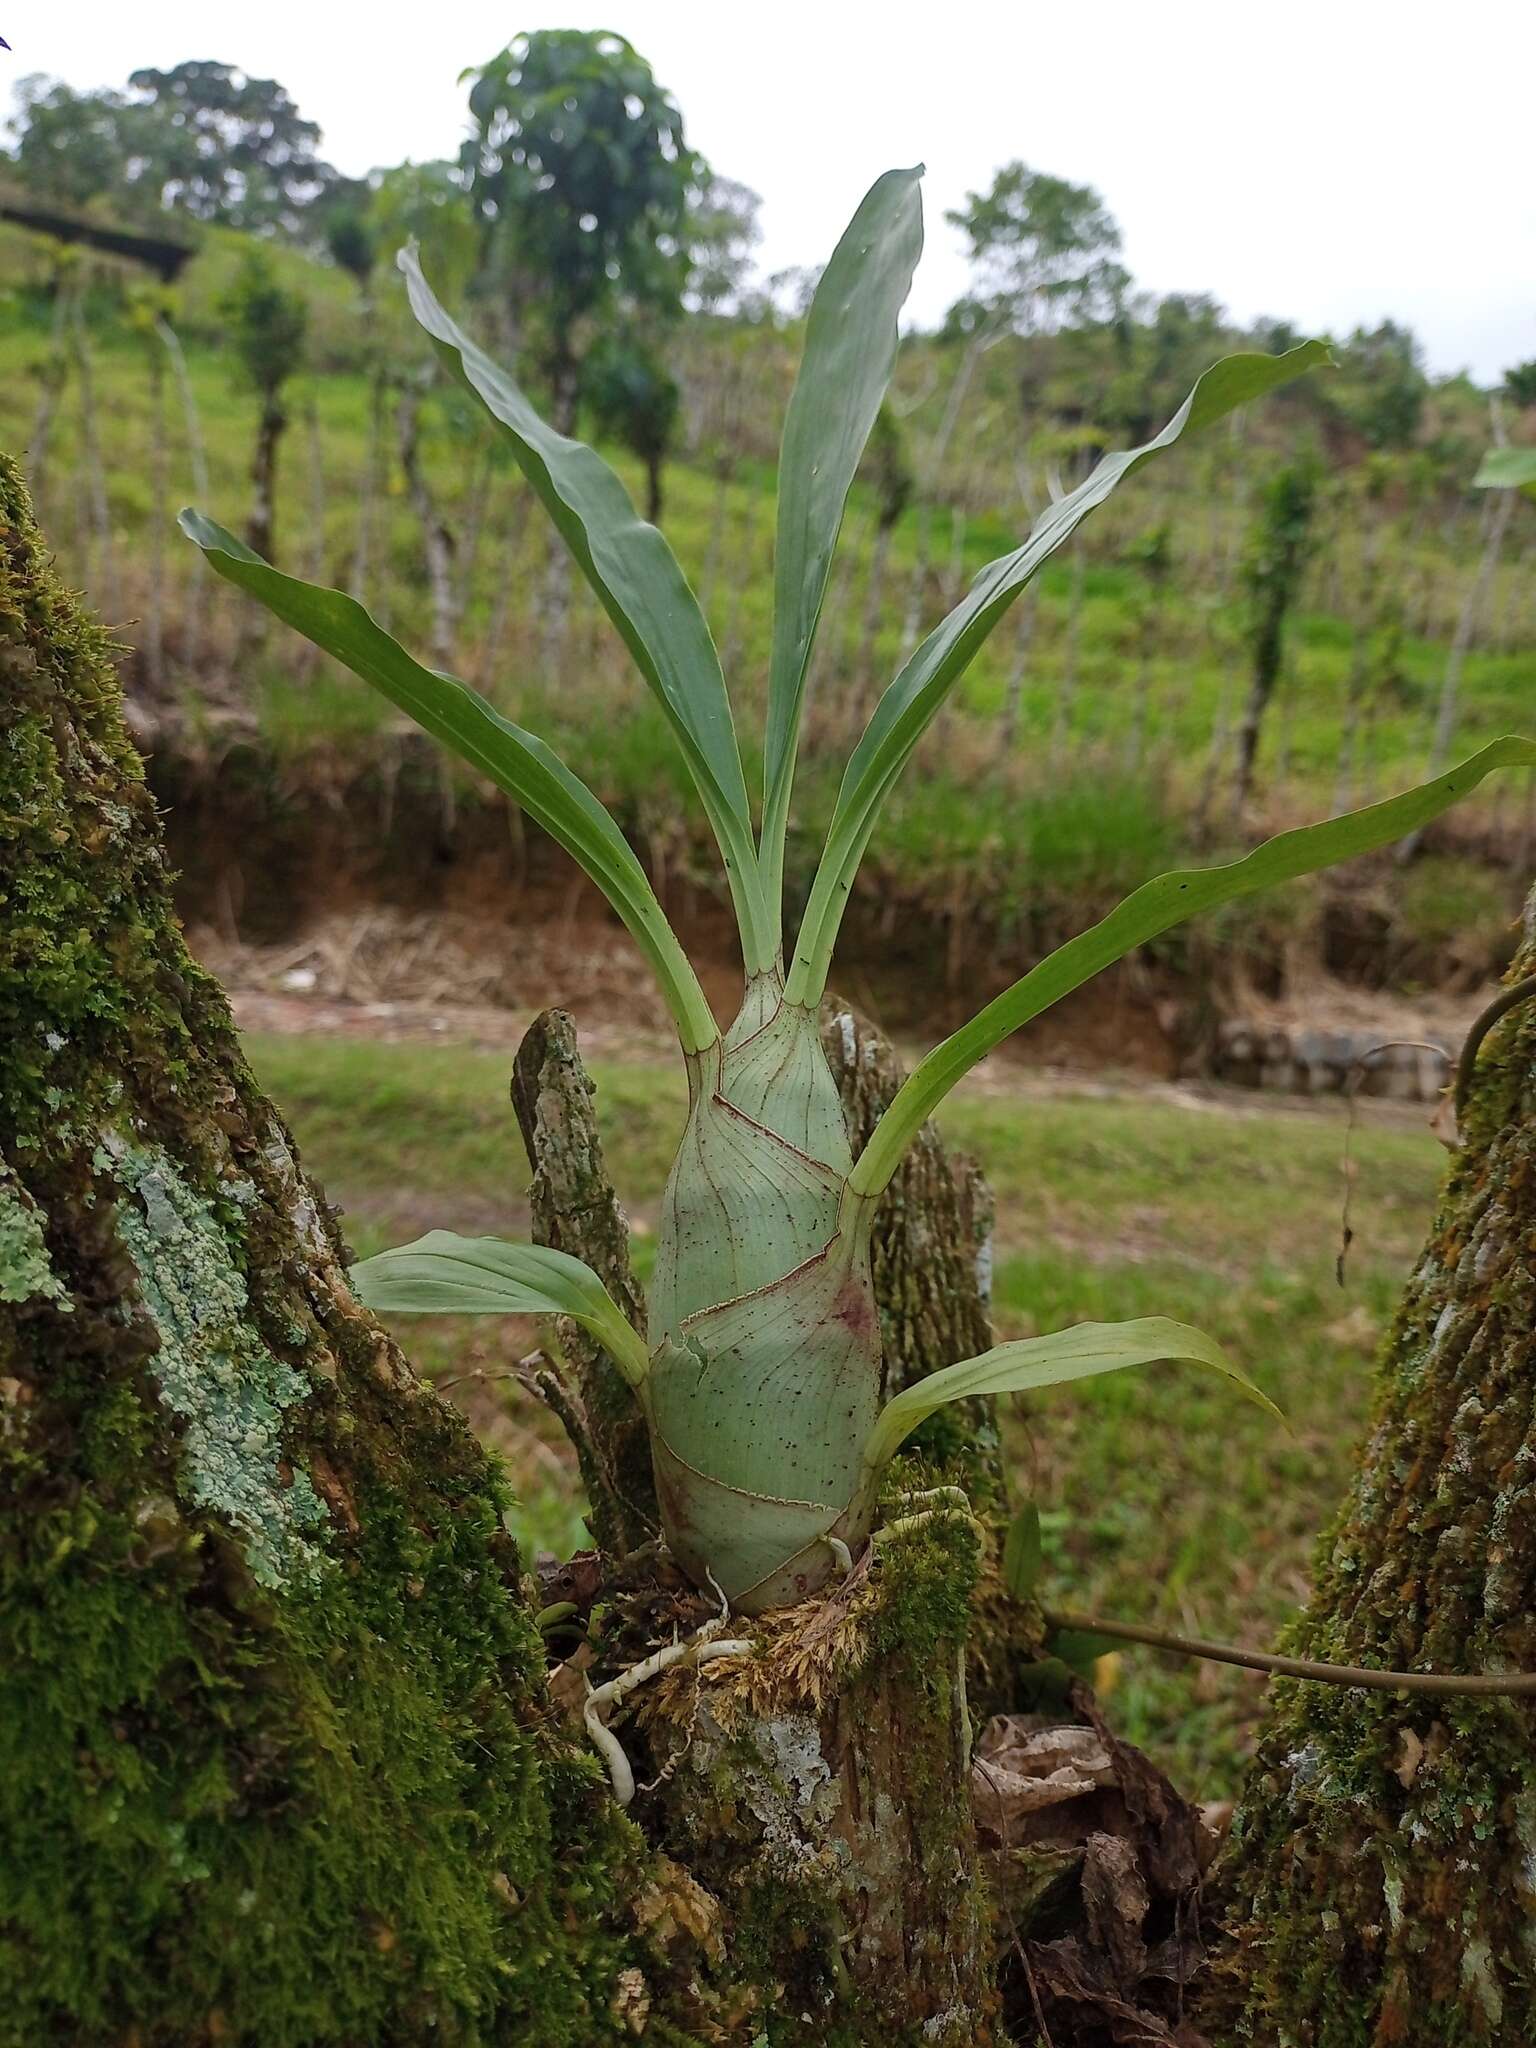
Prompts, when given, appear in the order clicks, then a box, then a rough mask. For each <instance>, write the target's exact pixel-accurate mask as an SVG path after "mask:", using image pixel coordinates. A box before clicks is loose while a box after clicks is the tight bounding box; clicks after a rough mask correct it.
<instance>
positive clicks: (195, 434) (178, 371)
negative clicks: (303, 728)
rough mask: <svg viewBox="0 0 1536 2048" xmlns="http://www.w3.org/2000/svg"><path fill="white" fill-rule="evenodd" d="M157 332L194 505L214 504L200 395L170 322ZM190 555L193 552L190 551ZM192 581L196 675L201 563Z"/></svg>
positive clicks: (189, 650) (185, 657) (186, 617)
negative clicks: (177, 408) (176, 404)
mask: <svg viewBox="0 0 1536 2048" xmlns="http://www.w3.org/2000/svg"><path fill="white" fill-rule="evenodd" d="M155 332H156V334H158V335H159V337H160V341H161V345H162V346H163V347H164V349H165V352H166V354H167V355H168V356H169V357H170V360H171V375H172V377H173V378H174V379H175V382H176V393H177V396H178V397H179V398H180V400H181V417H182V426H183V430H184V432H185V435H186V443H187V465H188V468H189V469H190V471H191V476H192V502H193V504H194V505H201V506H206V505H208V504H210V503H211V502H212V497H213V492H212V488H211V486H210V484H209V481H208V451H207V449H206V448H205V446H204V444H203V429H202V422H201V420H200V419H199V417H198V411H197V394H196V393H195V392H194V391H193V389H192V379H191V377H190V376H189V375H188V372H187V358H186V355H185V353H184V351H183V349H182V346H181V339H180V337H179V335H178V334H177V332H176V330H175V328H174V327H172V325H171V323H170V321H169V320H164V319H161V320H157V321H156V322H155ZM187 552H188V553H190V550H188V551H187ZM188 574H189V577H190V581H189V582H188V585H187V591H186V597H185V599H184V601H183V607H182V628H181V662H182V667H183V668H185V669H187V670H189V671H191V672H193V673H196V670H197V665H198V662H199V660H200V658H201V656H202V620H203V591H204V587H205V586H206V584H207V581H208V579H207V577H206V575H205V574H204V573H203V565H202V563H201V562H198V563H195V564H194V563H190V562H189V563H188Z"/></svg>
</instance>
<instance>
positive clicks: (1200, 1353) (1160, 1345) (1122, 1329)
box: [864, 1316, 1280, 1476]
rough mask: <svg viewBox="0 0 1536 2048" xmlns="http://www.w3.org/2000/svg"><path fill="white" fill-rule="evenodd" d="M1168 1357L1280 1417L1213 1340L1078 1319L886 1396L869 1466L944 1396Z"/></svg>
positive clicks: (1015, 1390)
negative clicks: (1213, 1376)
mask: <svg viewBox="0 0 1536 2048" xmlns="http://www.w3.org/2000/svg"><path fill="white" fill-rule="evenodd" d="M1163 1358H1180V1359H1189V1360H1192V1361H1193V1362H1194V1363H1195V1364H1197V1365H1208V1366H1210V1368H1211V1369H1212V1371H1213V1372H1219V1373H1222V1374H1224V1375H1225V1376H1226V1378H1228V1379H1229V1380H1234V1381H1235V1382H1236V1383H1237V1385H1238V1386H1240V1387H1241V1388H1242V1389H1243V1390H1244V1392H1245V1393H1248V1394H1251V1395H1252V1397H1253V1399H1254V1400H1255V1401H1257V1402H1258V1403H1259V1405H1260V1407H1263V1408H1267V1409H1269V1411H1270V1413H1271V1414H1272V1415H1278V1414H1279V1412H1280V1411H1279V1409H1277V1408H1276V1407H1275V1404H1274V1402H1273V1401H1271V1400H1270V1398H1269V1396H1268V1395H1267V1394H1261V1393H1260V1391H1259V1389H1258V1388H1257V1387H1256V1386H1255V1385H1254V1384H1253V1381H1252V1380H1251V1379H1249V1377H1248V1375H1247V1374H1246V1373H1245V1372H1243V1371H1242V1370H1241V1368H1240V1367H1238V1366H1235V1365H1234V1364H1233V1363H1232V1361H1231V1359H1230V1358H1228V1357H1227V1355H1226V1354H1225V1352H1224V1351H1223V1350H1222V1349H1221V1347H1220V1345H1219V1344H1217V1343H1216V1342H1215V1340H1214V1339H1213V1338H1210V1337H1207V1336H1205V1335H1203V1334H1202V1332H1200V1331H1199V1330H1192V1329H1190V1328H1189V1326H1188V1325H1187V1324H1185V1323H1173V1322H1169V1321H1168V1319H1167V1318H1166V1317H1165V1316H1143V1317H1141V1318H1139V1319H1138V1320H1137V1321H1136V1322H1131V1323H1078V1324H1076V1325H1074V1327H1073V1328H1072V1329H1070V1330H1058V1331H1056V1332H1055V1334H1054V1335H1053V1336H1050V1337H1025V1338H1022V1339H1021V1340H1020V1341H1019V1342H1018V1343H1015V1344H999V1345H998V1346H997V1347H996V1348H995V1349H994V1350H992V1351H985V1352H983V1353H982V1355H981V1357H980V1358H967V1359H963V1360H962V1361H961V1363H960V1364H959V1365H947V1366H945V1367H944V1369H943V1371H942V1372H931V1373H929V1375H928V1377H927V1379H925V1380H919V1381H918V1382H917V1384H916V1386H912V1387H907V1388H906V1389H905V1390H904V1391H903V1392H902V1393H899V1394H897V1395H896V1396H895V1398H894V1399H892V1400H890V1401H887V1402H886V1404H885V1406H884V1407H883V1408H882V1409H881V1411H880V1416H879V1420H878V1421H877V1422H876V1424H875V1426H874V1429H873V1430H872V1431H871V1432H870V1438H869V1442H868V1444H867V1446H866V1447H865V1451H864V1469H865V1472H866V1473H867V1474H869V1475H871V1476H873V1475H877V1474H878V1473H879V1472H880V1470H881V1469H882V1467H883V1466H885V1465H886V1464H888V1463H889V1461H890V1459H891V1458H892V1457H894V1455H895V1454H896V1452H897V1451H898V1450H899V1449H900V1448H901V1445H902V1444H903V1442H904V1441H905V1440H906V1438H907V1437H909V1436H910V1435H911V1434H912V1432H913V1430H914V1429H916V1428H917V1426H918V1424H919V1423H920V1422H925V1421H926V1420H927V1419H928V1417H929V1416H930V1415H932V1413H933V1412H934V1410H935V1409H936V1408H942V1407H943V1406H944V1404H945V1402H946V1401H965V1400H969V1399H970V1398H971V1397H972V1396H973V1395H977V1394H1022V1393H1026V1392H1028V1390H1029V1389H1030V1388H1032V1387H1054V1386H1056V1385H1058V1384H1059V1383H1060V1382H1061V1381H1063V1380H1085V1379H1091V1378H1092V1377H1093V1376H1094V1375H1095V1374H1098V1373H1102V1372H1120V1371H1122V1370H1123V1369H1124V1368H1125V1367H1126V1366H1128V1365H1152V1364H1155V1363H1156V1361H1157V1360H1159V1359H1163Z"/></svg>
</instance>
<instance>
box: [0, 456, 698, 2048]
mask: <svg viewBox="0 0 1536 2048" xmlns="http://www.w3.org/2000/svg"><path fill="white" fill-rule="evenodd" d="M0 727H3V744H0V763H4V764H5V765H4V766H3V767H0V874H3V875H4V877H5V886H4V894H3V895H0V1137H3V1145H4V1152H3V1156H0V1580H3V1589H4V1590H3V1594H0V1840H3V1841H4V1843H5V1854H4V1856H3V1858H0V2041H3V2042H4V2043H5V2044H6V2048H23V2044H28V2048H30V2044H35V2043H40V2042H43V2041H58V2042H63V2041H68V2042H70V2043H71V2044H78V2048H108V2044H111V2048H120V2044H123V2043H126V2042H130V2041H132V2042H140V2043H143V2044H144V2048H173V2044H174V2048H181V2044H187V2048H205V2044H212V2043H214V2042H220V2043H225V2044H242V2048H257V2044H260V2048H318V2044H331V2043H334V2044H337V2048H355V2044H357V2043H360V2042H377V2043H380V2044H383V2043H386V2042H401V2043H403V2042H407V2041H420V2040H423V2039H427V2038H431V2039H433V2040H440V2041H444V2042H447V2041H452V2042H456V2043H460V2044H463V2048H469V2044H472V2043H484V2044H489V2043H491V2042H511V2041H534V2040H537V2041H538V2042H539V2043H540V2044H541V2048H542V2044H544V2043H559V2044H563V2048H590V2044H592V2043H594V2042H604V2041H618V2040H622V2039H625V2038H631V2036H630V2034H629V2032H628V2030H627V2028H626V2026H625V2025H624V2023H623V2019H622V2013H621V2012H620V2010H619V2005H618V2001H620V2000H621V1998H622V1995H623V1993H624V1984H625V1979H624V1976H623V1973H624V1972H625V1971H626V1970H632V1971H634V1972H636V1973H637V1974H638V1973H639V1972H640V1971H641V1970H642V1969H643V1970H644V1971H645V1972H646V1973H647V1981H650V1982H652V1983H654V1984H657V1985H659V1984H660V1981H661V1980H660V1976H659V1975H658V1974H657V1965H656V1964H655V1962H654V1960H653V1955H652V1949H651V1947H650V1946H649V1945H648V1944H647V1942H646V1941H645V1940H644V1939H642V1938H641V1937H640V1935H639V1934H638V1932H637V1930H636V1926H635V1923H634V1921H633V1919H632V1917H631V1916H630V1902H631V1900H632V1899H633V1897H634V1894H635V1892H636V1889H637V1887H638V1886H640V1885H641V1884H643V1883H644V1882H645V1881H646V1880H647V1877H648V1874H649V1866H647V1865H646V1863H645V1862H644V1861H643V1859H640V1858H638V1857H637V1849H636V1843H635V1838H634V1836H633V1831H632V1830H629V1829H627V1828H625V1827H624V1826H623V1825H622V1824H621V1823H620V1822H619V1821H618V1820H617V1818H616V1816H615V1815H614V1812H613V1809H612V1807H611V1805H610V1803H609V1801H608V1799H607V1797H606V1792H605V1791H604V1789H603V1788H602V1786H601V1782H600V1780H599V1778H598V1776H597V1774H596V1773H595V1772H594V1770H593V1768H592V1765H591V1762H590V1760H589V1758H588V1757H587V1756H586V1754H585V1751H584V1745H581V1744H578V1743H575V1742H573V1741H572V1739H571V1738H569V1737H568V1736H567V1735H566V1734H565V1733H563V1732H562V1731H561V1730H560V1729H559V1728H558V1726H557V1725H556V1724H555V1723H553V1722H552V1721H551V1719H550V1716H549V1712H548V1707H547V1703H546V1701H545V1696H544V1688H543V1671H544V1656H543V1648H542V1643H541V1640H540V1636H539V1633H538V1631H537V1630H536V1629H535V1627H534V1625H533V1622H532V1619H531V1616H530V1613H529V1610H528V1609H527V1607H526V1606H525V1605H524V1603H523V1600H522V1598H521V1596H520V1592H519V1584H518V1561H517V1555H516V1551H515V1548H514V1546H513V1544H512V1543H511V1541H510V1540H509V1538H508V1537H507V1536H506V1535H505V1533H504V1530H503V1523H502V1515H503V1511H504V1509H505V1507H506V1505H507V1495H506V1491H505V1488H504V1484H503V1482H502V1480H501V1478H500V1476H499V1474H498V1472H497V1471H496V1469H495V1467H494V1466H493V1464H492V1462H491V1461H490V1459H489V1458H488V1457H487V1455H486V1453H485V1452H484V1451H483V1450H482V1449H481V1448H480V1447H479V1446H478V1445H477V1444H476V1443H475V1441H474V1440H473V1438H472V1437H471V1436H470V1435H469V1432H468V1430H467V1429H466V1428H465V1426H464V1425H463V1423H462V1421H461V1420H460V1418H459V1417H458V1416H457V1415H456V1414H454V1413H453V1411H452V1410H450V1409H449V1408H447V1407H446V1406H445V1405H444V1404H443V1403H442V1402H440V1401H439V1400H438V1399H437V1398H436V1396H435V1395H433V1394H432V1393H431V1392H430V1390H428V1389H427V1388H425V1387H423V1386H422V1385H421V1384H420V1383H419V1382H418V1381H417V1380H416V1379H415V1377H414V1376H413V1375H412V1373H411V1371H410V1368H409V1367H408V1365H407V1364H406V1362H405V1360H404V1359H403V1358H402V1357H401V1355H400V1353H399V1351H398V1350H397V1349H396V1348H395V1346H394V1345H393V1343H392V1342H391V1341H390V1340H389V1338H388V1337H387V1336H386V1335H385V1333H384V1332H383V1331H382V1330H381V1329H380V1327H379V1326H378V1324H377V1323H375V1322H374V1320H373V1319H372V1317H371V1316H369V1315H367V1314H366V1313H365V1312H364V1311H363V1310H361V1309H360V1308H359V1307H358V1306H357V1305H356V1303H355V1302H354V1301H353V1300H352V1297H351V1295H350V1294H349V1292H348V1290H347V1284H346V1275H345V1259H346V1254H345V1252H344V1249H343V1247H342V1245H341V1242H340V1239H339V1237H338V1235H337V1231H336V1226H335V1222H334V1219H333V1217H332V1215H331V1213H330V1211H329V1210H328V1209H327V1207H326V1204H325V1200H324V1197H323V1196H322V1194H321V1193H320V1191H319V1189H318V1188H317V1187H316V1186H315V1185H314V1184H313V1182H312V1181H310V1180H309V1179H308V1178H307V1176H306V1175H305V1173H304V1171H303V1169H302V1167H301V1165H300V1163H299V1160H298V1157H297V1154H296V1152H295V1149H294V1146H293V1142H292V1139H291V1137H290V1136H289V1134H288V1132H287V1130H286V1129H285V1128H284V1126H283V1123H282V1121H281V1119H280V1118H279V1116H278V1115H277V1114H276V1112H275V1111H274V1110H273V1108H272V1106H271V1104H270V1103H269V1102H267V1101H266V1099H265V1098H264V1097H263V1095H262V1094H261V1091H260V1089H259V1088H258V1087H257V1086H256V1084H255V1082H254V1080H253V1079H252V1077H251V1074H250V1070H249V1069H248V1068H247V1066H246V1065H245V1062H244V1060H243V1058H242V1057H241V1053H240V1049H239V1046H238V1043H237V1041H236V1038H235V1034H234V1030H233V1026H232V1024H231V1022H230V1017H229V1012H228V1009H227V1006H226V1004H225V1002H224V999H223V996H222V994H221V992H220V991H219V989H218V987H217V986H216V984H215V983H213V982H212V981H211V980H210V979H209V978H208V977H207V976H206V975H205V974H203V973H202V972H201V971H200V970H199V969H198V968H197V967H196V966H195V965H194V963H193V962H192V960H191V959H190V958H189V956H188V954H187V952H186V949H185V947H184V945H183V943H182V940H181V936H180V931H179V927H178V925H177V922H176V919H175V916H174V913H173V910H172V906H171V896H170V887H169V874H168V870H167V866H166V862H165V855H164V849H163V846H162V842H161V837H160V828H159V823H158V819H157V815H156V811H155V806H154V804H153V802H152V800H151V798H150V795H149V792H148V790H147V788H146V787H145V784H144V779H143V773H142V769H141V766H140V763H139V761H138V759H137V757H136V755H135V754H134V752H133V750H132V748H131V747H130V745H129V744H128V741H127V739H126V737H125V734H124V731H123V727H122V723H121V712H120V699H119V696H118V692H117V688H116V682H115V678H114V675H113V670H112V665H111V653H110V644H109V642H108V639H107V636H106V635H105V634H104V633H103V632H102V631H101V630H100V629H99V628H97V627H95V626H93V625H91V624H89V623H88V622H87V621H86V620H85V618H84V617H83V616H82V615H81V613H80V612H79V610H78V609H77V607H76V606H75V604H74V602H73V600H72V599H71V598H70V597H69V596H68V595H67V593H66V592H65V591H64V590H63V589H62V588H61V586H60V585H59V584H58V583H57V582H56V581H55V580H54V579H53V577H52V575H51V572H50V570H49V568H48V566H47V561H46V557H45V553H44V550H43V546H42V542H41V540H40V538H39V536H38V534H37V532H36V529H35V528H34V526H33V525H32V523H31V519H30V514H29V512H28V509H27V507H26V503H25V498H24V494H23V491H22V488H21V485H20V480H19V477H18V475H17V472H16V470H15V468H14V466H13V465H12V464H11V463H10V462H9V461H8V460H7V459H5V458H0ZM657 1995H658V1998H659V1997H660V1993H659V1990H658V1994H657ZM658 2038H666V2037H665V2036H658Z"/></svg>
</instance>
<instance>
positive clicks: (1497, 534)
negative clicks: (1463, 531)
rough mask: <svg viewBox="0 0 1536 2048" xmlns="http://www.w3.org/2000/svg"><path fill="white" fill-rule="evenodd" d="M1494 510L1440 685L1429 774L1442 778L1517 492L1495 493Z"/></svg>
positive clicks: (1463, 601)
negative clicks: (1464, 676)
mask: <svg viewBox="0 0 1536 2048" xmlns="http://www.w3.org/2000/svg"><path fill="white" fill-rule="evenodd" d="M1491 495H1492V497H1493V499H1494V501H1495V502H1494V506H1493V509H1492V511H1491V512H1490V514H1489V516H1488V528H1487V534H1486V537H1485V539H1484V541H1483V549H1482V553H1481V554H1480V555H1479V557H1478V562H1477V568H1476V570H1475V571H1474V572H1473V576H1472V581H1471V582H1470V583H1469V584H1468V585H1467V594H1466V596H1465V598H1464V599H1463V600H1462V606H1461V611H1460V614H1459V615H1458V617H1457V620H1456V632H1455V636H1454V637H1453V639H1452V641H1451V651H1450V653H1449V654H1448V655H1447V656H1446V661H1445V675H1444V676H1443V678H1442V679H1441V683H1440V702H1439V705H1438V707H1437V708H1436V711H1435V736H1434V739H1433V741H1432V743H1431V745H1430V750H1429V772H1430V774H1431V775H1438V774H1439V773H1440V772H1441V770H1442V769H1443V768H1444V767H1445V764H1446V762H1447V761H1448V760H1449V759H1450V756H1451V745H1452V742H1453V741H1454V740H1455V737H1456V721H1457V718H1458V717H1459V715H1460V711H1461V672H1462V670H1463V668H1464V667H1465V666H1466V660H1467V655H1468V652H1469V651H1470V649H1471V646H1472V636H1473V634H1474V633H1475V632H1476V631H1477V624H1478V620H1479V619H1480V618H1481V616H1482V612H1483V606H1484V604H1485V602H1486V600H1487V596H1488V586H1489V585H1490V583H1491V582H1492V581H1493V573H1494V570H1495V569H1496V568H1497V567H1498V561H1499V555H1500V553H1501V551H1502V549H1503V546H1504V533H1505V529H1506V528H1507V527H1508V525H1509V515H1510V513H1511V512H1512V511H1513V510H1514V505H1515V499H1516V497H1517V496H1518V495H1519V494H1518V492H1515V491H1494V492H1492V493H1491Z"/></svg>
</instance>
